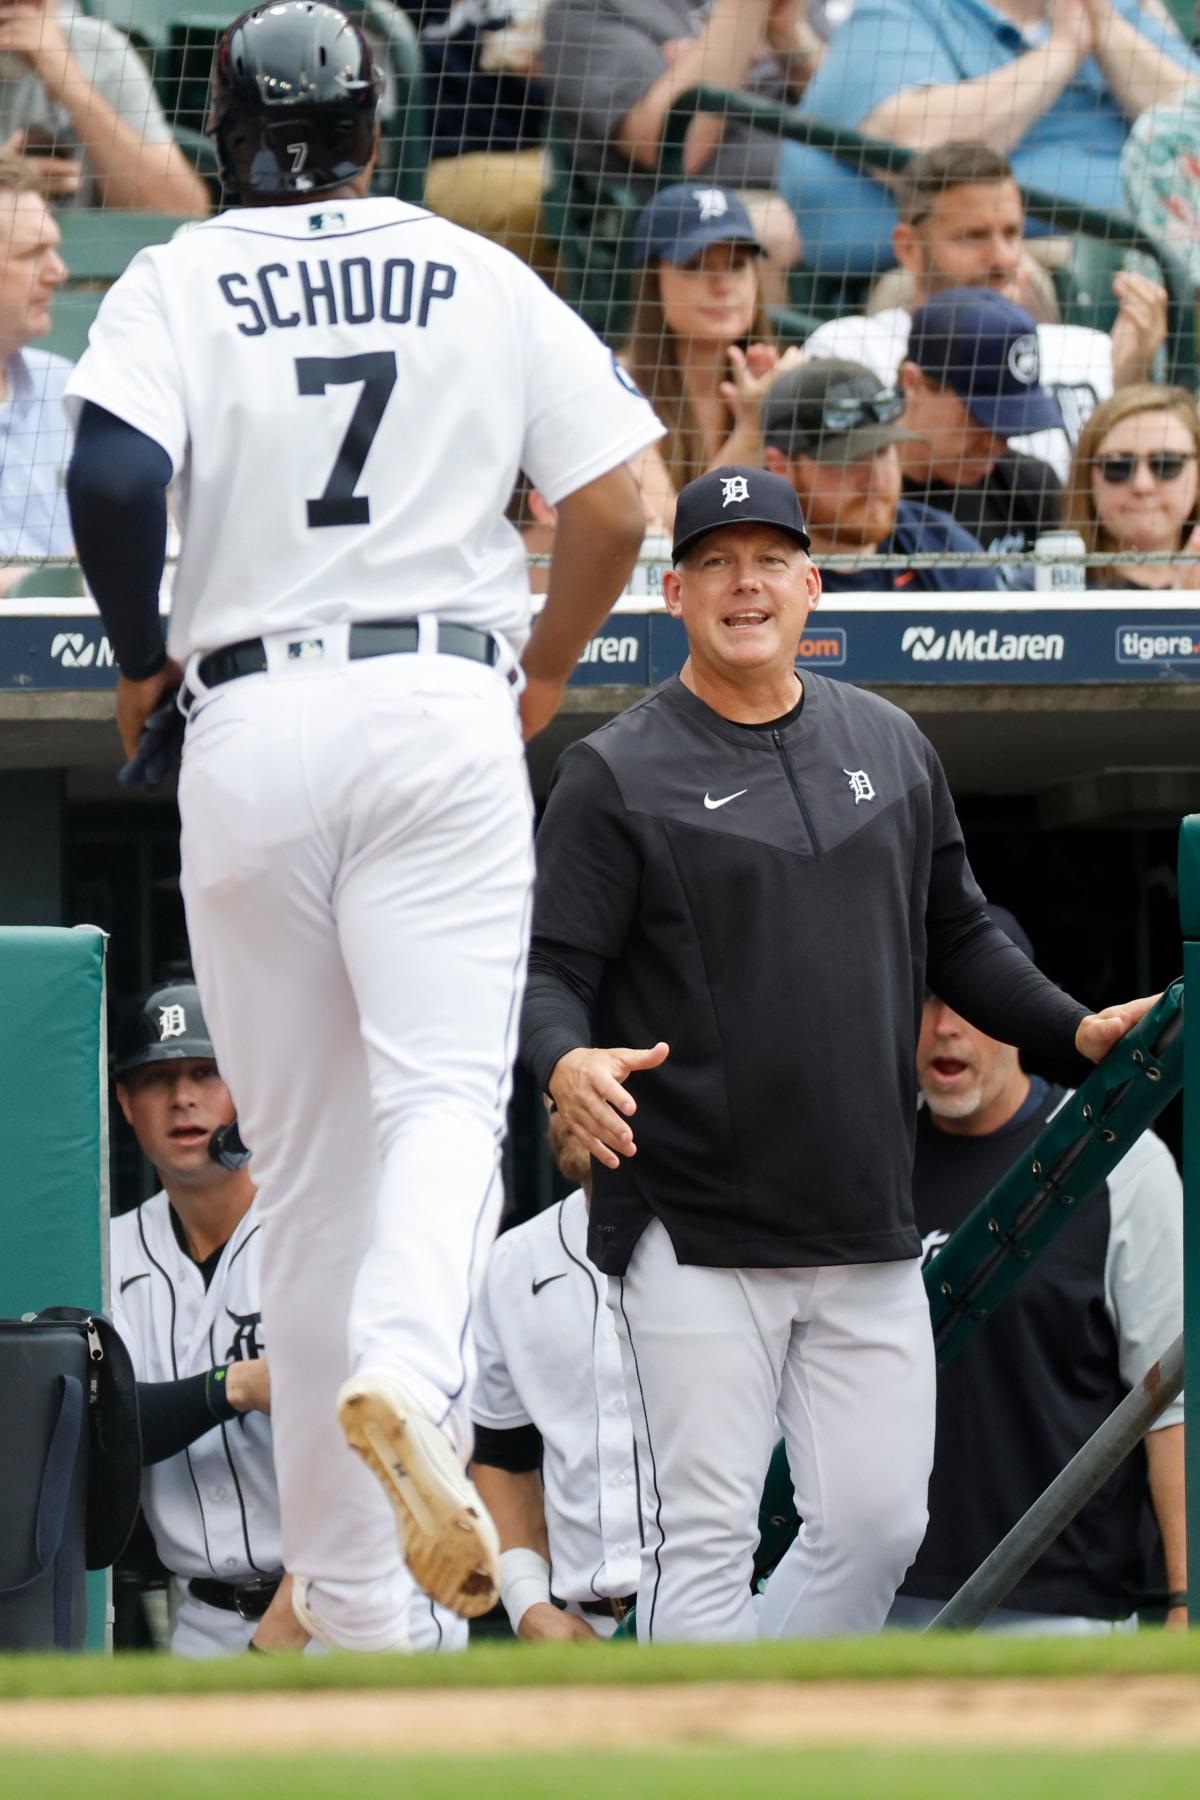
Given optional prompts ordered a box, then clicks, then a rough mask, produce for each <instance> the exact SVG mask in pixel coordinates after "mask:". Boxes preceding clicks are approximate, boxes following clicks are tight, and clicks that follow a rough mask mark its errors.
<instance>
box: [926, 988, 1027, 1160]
mask: <svg viewBox="0 0 1200 1800" xmlns="http://www.w3.org/2000/svg"><path fill="white" fill-rule="evenodd" d="M917 1079H918V1080H919V1081H920V1083H921V1092H922V1093H923V1094H924V1096H925V1103H926V1105H927V1106H928V1107H929V1110H930V1112H931V1113H933V1114H934V1116H935V1117H936V1118H939V1119H943V1120H947V1121H949V1120H954V1121H962V1120H976V1121H979V1122H980V1123H981V1124H982V1126H983V1128H984V1129H987V1130H994V1129H996V1127H997V1126H998V1125H1000V1124H1003V1123H1005V1122H1006V1120H1007V1118H1009V1117H1011V1115H1012V1113H1014V1112H1015V1111H1016V1109H1017V1107H1018V1106H1019V1105H1020V1103H1021V1100H1022V1098H1023V1097H1024V1092H1025V1090H1026V1082H1027V1078H1026V1076H1025V1075H1024V1074H1023V1072H1022V1069H1021V1063H1020V1059H1019V1057H1018V1054H1017V1052H1016V1050H1015V1049H1014V1048H1013V1046H1012V1045H1011V1044H1001V1043H998V1042H997V1041H996V1039H995V1038H990V1037H987V1036H986V1035H985V1034H984V1033H983V1032H982V1031H977V1030H976V1029H975V1027H974V1026H973V1025H968V1024H967V1021H966V1020H965V1019H963V1018H961V1017H960V1016H959V1014H958V1013H956V1012H955V1011H954V1010H953V1009H952V1008H951V1007H949V1006H947V1005H946V1004H945V1003H944V1001H941V1000H938V999H936V998H934V997H932V996H931V997H930V998H929V999H928V1000H926V1002H925V1010H924V1012H923V1013H922V1015H921V1035H920V1037H919V1039H918V1041H917ZM1010 1102H1011V1105H1010Z"/></svg>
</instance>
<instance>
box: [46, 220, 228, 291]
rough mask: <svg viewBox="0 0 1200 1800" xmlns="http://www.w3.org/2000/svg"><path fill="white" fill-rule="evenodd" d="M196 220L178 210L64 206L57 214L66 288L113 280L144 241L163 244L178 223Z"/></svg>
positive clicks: (142, 245)
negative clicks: (67, 274)
mask: <svg viewBox="0 0 1200 1800" xmlns="http://www.w3.org/2000/svg"><path fill="white" fill-rule="evenodd" d="M194 223H195V220H193V219H188V218H185V217H183V216H182V215H181V214H179V213H150V212H118V211H116V210H115V209H114V210H111V211H110V210H109V209H108V208H106V207H105V208H102V207H92V206H79V207H67V208H66V209H65V210H64V211H63V212H61V213H60V214H59V215H58V228H59V231H60V232H61V233H62V257H63V261H64V262H65V263H66V265H67V269H68V271H69V276H68V284H69V285H68V291H69V290H70V287H78V286H79V285H80V284H82V283H84V282H109V281H115V280H116V278H117V276H118V275H120V274H121V273H122V272H123V271H124V270H125V268H126V267H127V266H128V264H129V262H130V260H131V259H132V258H133V257H134V256H136V255H137V253H138V251H139V250H142V249H144V248H145V246H146V245H147V244H165V243H166V242H167V241H168V239H170V238H172V237H174V235H175V233H176V232H177V231H178V230H179V227H180V226H181V225H192V224H194Z"/></svg>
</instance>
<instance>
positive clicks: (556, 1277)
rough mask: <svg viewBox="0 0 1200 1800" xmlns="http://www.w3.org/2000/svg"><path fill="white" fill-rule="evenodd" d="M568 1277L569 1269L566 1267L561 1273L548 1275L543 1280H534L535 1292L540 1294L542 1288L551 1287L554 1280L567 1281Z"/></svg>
mask: <svg viewBox="0 0 1200 1800" xmlns="http://www.w3.org/2000/svg"><path fill="white" fill-rule="evenodd" d="M566 1278H567V1271H566V1270H565V1269H564V1270H563V1271H562V1273H561V1275H546V1276H545V1277H543V1279H542V1280H541V1281H535V1282H534V1284H533V1291H534V1293H535V1294H540V1293H541V1291H542V1289H543V1288H544V1287H549V1286H550V1283H551V1282H552V1281H565V1280H566Z"/></svg>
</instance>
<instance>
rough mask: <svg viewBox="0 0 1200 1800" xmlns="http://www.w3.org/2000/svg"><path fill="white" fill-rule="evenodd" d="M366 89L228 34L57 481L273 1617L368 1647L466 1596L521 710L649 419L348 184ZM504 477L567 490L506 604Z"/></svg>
mask: <svg viewBox="0 0 1200 1800" xmlns="http://www.w3.org/2000/svg"><path fill="white" fill-rule="evenodd" d="M377 93H378V78H377V76H376V74H375V71H374V69H373V67H372V65H371V59H370V52H369V50H368V48H367V46H366V43H365V41H364V39H363V38H362V35H361V33H360V32H359V30H358V28H357V27H356V26H355V25H354V24H352V23H351V22H350V21H349V20H347V18H346V17H345V15H343V14H342V13H339V12H338V11H337V10H336V9H335V8H333V7H330V6H325V5H321V4H317V3H315V0H280V3H279V4H276V5H271V6H261V7H256V8H255V9H253V10H252V11H251V12H249V13H246V14H245V15H243V17H242V18H241V19H239V20H238V21H236V22H235V23H234V24H233V25H231V26H230V27H229V29H228V30H227V31H226V33H225V34H224V36H223V37H222V40H221V42H220V45H219V47H218V51H217V56H216V61H215V63H214V72H213V103H212V110H211V113H210V119H209V128H210V131H211V132H212V134H213V136H214V139H215V142H216V146H217V151H218V156H219V158H220V162H221V167H222V171H223V174H224V176H225V178H226V180H227V182H228V183H229V184H230V185H231V186H233V185H236V188H237V190H238V191H239V193H240V195H241V198H242V201H243V202H244V203H245V204H244V206H243V209H242V210H240V211H235V212H227V213H223V214H221V215H220V216H219V217H217V218H216V219H213V220H210V221H206V222H205V223H204V224H203V225H201V226H199V227H197V228H195V229H194V230H192V231H190V232H188V233H187V234H186V235H185V236H184V237H182V238H180V239H178V240H176V241H175V242H173V243H171V244H169V245H165V246H161V247H157V248H154V249H150V250H147V251H143V252H142V253H141V254H140V255H139V256H138V257H137V258H135V260H134V261H133V263H132V264H131V265H130V268H129V269H128V270H127V271H126V273H125V275H124V276H123V277H122V278H121V280H120V281H118V282H117V283H116V284H115V286H114V287H113V288H112V289H111V290H110V292H109V294H108V295H107V296H106V298H105V301H104V304H103V306H102V308H101V310H100V314H99V316H98V319H97V321H96V324H95V325H94V327H93V329H92V334H91V339H90V345H89V348H88V350H87V352H86V353H85V355H84V357H83V358H82V360H81V362H80V363H79V365H78V366H77V368H76V371H75V374H74V376H73V378H72V381H71V384H70V388H69V395H70V404H71V405H72V406H73V407H74V409H75V411H76V413H77V415H78V432H77V440H76V448H75V455H74V458H73V461H72V467H71V472H70V476H69V484H68V492H69V497H70V500H71V506H72V519H73V524H74V527H75V534H76V543H77V545H78V548H79V552H80V557H81V560H82V562H83V564H84V567H85V570H86V572H87V576H88V580H89V584H90V586H91V588H92V591H93V593H94V594H95V595H96V599H97V602H98V605H99V607H100V610H101V613H102V614H103V616H104V619H105V623H106V625H107V627H108V630H109V635H110V638H111V641H112V644H113V649H114V652H115V655H116V659H117V661H118V663H119V666H120V669H121V681H120V683H119V687H118V696H117V721H118V726H119V728H120V730H121V734H122V737H123V740H124V743H125V748H126V752H127V754H129V755H130V756H131V757H132V756H133V753H134V751H135V749H136V746H137V744H138V741H139V738H140V737H141V734H142V731H143V727H144V726H145V725H146V723H147V721H148V720H149V719H150V717H151V715H152V714H156V713H157V712H158V711H159V709H160V707H161V703H162V700H163V697H164V695H165V694H166V693H167V692H168V690H169V689H170V687H171V686H172V685H173V684H174V683H177V682H179V681H181V680H182V682H183V687H182V690H181V703H182V705H183V706H184V707H185V708H187V709H189V711H188V722H187V733H186V740H185V743H184V748H183V767H182V773H181V778H180V789H179V799H180V810H181V814H182V819H183V842H182V850H183V891H184V899H185V903H186V907H187V917H188V928H189V933H190V936H191V943H192V952H193V957H194V962H195V967H196V973H197V980H198V983H199V987H200V992H201V995H202V996H203V1000H204V1009H205V1014H206V1017H207V1018H208V1021H209V1024H210V1026H211V1028H212V1032H213V1039H214V1043H215V1045H216V1047H217V1050H218V1053H219V1055H220V1057H221V1062H222V1068H223V1069H224V1071H225V1072H226V1074H227V1076H228V1079H229V1082H230V1085H231V1087H232V1088H233V1091H234V1092H235V1093H236V1094H237V1097H238V1106H239V1113H240V1117H241V1123H242V1129H243V1135H244V1137H245V1140H246V1142H247V1143H248V1144H249V1145H250V1146H251V1148H252V1150H253V1152H254V1158H255V1174H256V1179H257V1181H258V1186H259V1203H258V1204H259V1213H260V1218H261V1224H262V1234H263V1267H262V1300H263V1311H264V1316H265V1317H266V1319H267V1320H268V1321H269V1330H270V1335H271V1345H272V1417H273V1422H274V1429H275V1457H276V1468H277V1473H278V1476H279V1489H280V1499H281V1503H282V1512H283V1547H284V1557H285V1562H286V1565H287V1567H288V1569H289V1570H291V1571H293V1573H294V1577H295V1596H294V1606H295V1610H296V1613H297V1618H298V1620H299V1622H300V1624H301V1625H302V1626H303V1628H304V1629H305V1630H307V1631H309V1632H312V1633H314V1634H316V1635H318V1636H320V1637H321V1638H323V1639H324V1640H325V1641H326V1642H327V1643H329V1644H331V1645H334V1646H337V1647H341V1648H347V1649H362V1650H371V1649H382V1648H388V1647H393V1646H401V1645H403V1644H404V1643H405V1642H406V1641H407V1635H408V1633H407V1617H408V1606H409V1594H410V1588H409V1575H408V1573H406V1569H405V1562H407V1565H408V1569H409V1570H411V1574H412V1576H413V1577H415V1578H416V1580H417V1581H418V1582H419V1584H420V1585H421V1586H422V1587H424V1588H425V1590H426V1591H427V1592H428V1593H430V1594H431V1595H432V1596H433V1597H434V1598H435V1599H438V1600H440V1601H442V1602H443V1603H444V1604H447V1605H449V1606H451V1607H452V1608H454V1609H455V1610H456V1611H458V1612H460V1613H461V1614H463V1615H466V1616H473V1615H476V1614H478V1613H480V1612H483V1611H485V1610H487V1609H488V1608H489V1607H490V1606H491V1605H492V1604H493V1602H494V1599H495V1596H496V1579H497V1546H496V1535H495V1530H494V1527H493V1525H492V1523H491V1521H490V1519H489V1518H488V1517H487V1515H486V1512H485V1510H484V1508H483V1507H482V1505H481V1504H480V1502H479V1499H478V1496H477V1494H476V1493H475V1490H474V1488H473V1487H472V1485H471V1484H470V1482H469V1481H468V1480H467V1478H466V1474H465V1470H464V1461H465V1458H466V1457H467V1455H468V1454H469V1450H470V1390H471V1386H472V1381H473V1374H474V1353H473V1347H472V1334H471V1313H472V1309H473V1304H474V1297H475V1293H476V1291H477V1288H478V1284H479V1281H480V1280H481V1279H482V1274H483V1268H484V1264H485V1260H486V1255H487V1249H488V1246H489V1244H490V1241H491V1238H492V1236H493V1234H494V1231H495V1226H496V1221H497V1216H498V1213H499V1208H500V1196H501V1184H500V1174H499V1146H500V1140H501V1137H502V1134H503V1130H504V1121H505V1106H506V1101H507V1097H508V1091H509V1085H510V1068H511V1057H512V1052H513V1047H514V1045H513V1040H514V1034H515V1026H516V1018H517V1013H518V1009H519V1002H520V992H521V987H522V982H523V970H524V963H525V953H526V938H527V928H528V908H529V889H530V879H531V873H532V854H531V832H530V802H529V791H528V783H527V780H526V775H525V769H524V761H523V754H522V745H521V736H522V731H523V732H524V734H525V735H526V736H529V735H531V734H532V733H533V732H534V731H536V730H538V729H540V727H541V726H542V725H543V724H545V723H546V722H547V721H548V720H549V718H550V717H551V716H552V715H553V712H554V710H555V708H556V706H557V704H558V701H559V698H560V696H561V693H562V689H563V686H564V685H565V682H566V679H567V677H568V675H569V674H570V672H571V670H572V668H573V667H574V665H575V663H576V661H577V659H578V657H579V655H580V653H581V651H582V650H583V647H584V646H585V644H586V643H587V641H588V639H589V637H590V635H591V634H592V632H593V631H594V629H595V628H596V626H597V625H598V623H599V622H600V620H601V619H602V618H603V616H604V615H605V613H606V611H607V609H608V607H609V606H610V605H611V603H612V601H613V599H614V598H615V597H616V596H617V595H618V594H619V593H620V592H621V590H622V588H623V586H624V582H625V579H626V577H627V575H628V572H629V569H630V567H631V566H632V564H633V561H634V559H635V558H636V554H637V549H638V545H639V543H640V540H641V536H642V532H643V515H642V509H641V504H640V500H639V497H638V494H637V491H636V487H635V484H634V482H633V479H632V476H631V475H630V474H629V471H628V469H627V468H626V467H625V466H624V465H625V462H626V460H627V459H628V458H629V457H630V456H632V455H634V454H636V453H637V452H638V451H639V450H640V449H642V448H643V447H644V446H645V445H646V444H647V443H649V442H652V441H654V440H656V439H657V438H658V437H659V436H661V435H662V432H661V427H660V426H659V424H658V422H657V420H656V419H655V418H654V415H653V413H652V412H651V410H650V408H649V407H648V406H647V404H646V402H645V401H644V400H643V399H642V398H641V396H640V395H638V394H637V393H636V392H635V391H633V390H632V389H631V387H630V386H629V384H628V383H627V381H626V380H625V379H624V378H623V377H622V376H621V374H620V372H619V371H618V370H616V368H615V365H614V362H613V358H612V357H611V355H610V354H609V352H608V351H607V350H605V349H604V347H603V346H602V345H601V343H600V342H599V340H598V339H597V338H596V337H595V336H594V335H593V334H592V333H591V332H590V331H589V330H588V329H587V328H586V327H585V326H584V325H583V324H582V322H581V321H580V320H579V319H578V318H577V317H576V316H575V315H574V314H573V313H572V312H571V311H570V309H569V308H568V307H566V306H564V305H563V304H562V303H561V302H560V301H558V300H557V299H556V298H555V297H554V296H553V295H552V294H551V293H550V291H549V290H548V289H547V288H546V287H545V286H544V284H543V283H542V282H541V281H540V280H538V278H537V277H536V276H534V275H533V274H532V273H531V272H530V271H529V270H528V269H527V268H525V267H524V266H523V265H522V264H521V263H519V262H517V261H516V259H515V258H513V257H512V256H510V255H509V254H508V253H507V252H505V251H503V250H501V249H499V248H498V247H497V246H495V245H493V244H490V243H488V242H486V241H485V240H483V239H481V238H478V237H475V236H474V235H473V234H471V233H469V232H465V231H462V230H460V229H459V228H457V227H455V226H452V225H450V224H448V223H447V222H446V221H444V220H442V219H439V218H437V217H435V216H434V215H433V214H430V213H428V212H425V211H424V210H422V209H421V208H418V207H412V206H408V205H405V204H404V203H402V202H400V201H396V200H391V199H371V198H367V197H366V196H367V190H368V185H369V180H370V171H371V167H372V163H373V160H374V154H375V148H376V144H377V140H378V128H377V122H376V108H377ZM519 470H523V471H524V472H525V474H526V475H527V476H528V478H529V479H530V480H531V481H533V482H535V483H536V484H537V485H538V486H539V487H540V488H541V489H542V491H543V492H544V493H545V494H546V495H547V498H548V500H549V501H550V503H551V504H553V505H556V506H557V507H558V509H559V530H558V537H557V542H556V547H555V554H554V563H553V566H552V569H551V580H550V591H549V594H548V596H547V600H546V604H545V607H544V609H543V611H542V612H541V614H540V615H539V617H538V620H537V622H536V624H535V625H534V626H533V629H532V631H530V629H529V616H530V606H529V590H528V577H527V573H526V567H525V560H524V557H523V555H522V550H521V545H520V541H519V539H518V536H517V533H516V532H515V530H514V529H513V528H512V527H511V526H510V525H509V524H508V523H507V521H506V520H505V519H504V516H503V514H504V508H505V506H506V504H507V501H508V499H509V496H510V494H511V492H512V490H513V486H514V483H515V481H516V478H517V474H518V471H519ZM172 482H173V483H174V486H175V497H176V510H177V514H178V517H179V522H180V526H181V532H182V551H181V556H180V562H179V567H178V571H177V576H176V581H175V587H174V597H173V603H172V610H171V619H170V629H169V636H168V640H167V643H166V644H165V645H164V643H163V641H162V636H161V628H160V625H159V621H158V613H157V596H158V590H159V583H160V580H161V573H162V546H163V541H164V534H165V521H166V490H167V488H168V486H170V485H171V483H172ZM522 646H523V648H522ZM168 658H169V660H168ZM339 1414H340V1419H341V1427H342V1431H344V1433H345V1439H346V1440H348V1441H349V1443H350V1444H351V1446H352V1447H353V1448H354V1449H355V1450H357V1451H358V1452H359V1455H360V1457H361V1458H362V1460H363V1462H364V1463H365V1464H366V1465H367V1466H366V1467H365V1468H364V1467H362V1466H357V1465H356V1464H355V1462H354V1460H353V1459H352V1458H350V1457H349V1456H348V1455H347V1454H346V1451H345V1443H344V1440H343V1437H342V1435H341V1434H340V1432H339V1426H338V1418H339ZM368 1470H369V1471H370V1474H369V1473H368ZM371 1474H373V1475H374V1476H376V1477H378V1482H376V1481H373V1480H372V1479H371V1478H370V1477H371ZM388 1502H390V1503H391V1504H390V1506H389V1504H388ZM393 1509H394V1513H395V1517H394V1519H393V1517H392V1510H393ZM397 1525H398V1527H399V1545H398V1544H397V1530H396V1527H397Z"/></svg>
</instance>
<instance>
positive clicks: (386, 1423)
mask: <svg viewBox="0 0 1200 1800" xmlns="http://www.w3.org/2000/svg"><path fill="white" fill-rule="evenodd" d="M338 1418H339V1420H340V1421H341V1426H342V1430H343V1432H344V1433H345V1436H346V1442H347V1443H348V1444H349V1445H350V1448H351V1449H352V1450H357V1452H358V1454H359V1455H360V1456H361V1457H362V1459H363V1461H364V1462H365V1463H366V1465H367V1467H368V1468H369V1469H371V1470H372V1471H373V1472H374V1473H375V1474H376V1475H377V1476H378V1477H379V1480H380V1481H381V1482H382V1483H383V1486H384V1489H385V1491H386V1493H387V1496H388V1499H389V1500H390V1501H391V1503H392V1505H393V1507H394V1508H395V1511H396V1520H397V1523H398V1525H399V1530H400V1547H401V1549H402V1550H403V1552H404V1560H405V1562H406V1563H407V1564H408V1567H409V1572H410V1573H411V1575H412V1578H413V1580H414V1581H415V1582H416V1583H417V1584H418V1586H420V1587H421V1588H423V1589H424V1590H425V1592H426V1593H427V1594H428V1595H429V1596H430V1598H431V1599H433V1600H436V1601H438V1602H439V1603H440V1604H441V1605H442V1606H447V1607H449V1608H450V1611H451V1612H455V1613H457V1614H458V1615H459V1617H460V1618H463V1619H477V1618H479V1617H480V1616H481V1614H483V1613H486V1612H490V1611H491V1609H492V1607H493V1606H495V1604H496V1602H497V1600H498V1599H499V1595H500V1539H499V1537H498V1536H497V1533H496V1527H495V1526H494V1525H493V1523H492V1520H491V1516H490V1514H489V1513H488V1511H487V1508H486V1507H485V1506H484V1504H483V1501H482V1500H481V1499H480V1498H479V1495H478V1494H477V1493H476V1491H475V1487H474V1484H473V1483H472V1482H471V1481H469V1480H468V1479H467V1474H466V1470H465V1469H464V1468H463V1465H462V1463H461V1462H460V1461H459V1459H458V1456H457V1455H456V1454H455V1451H454V1448H453V1446H452V1445H451V1443H450V1441H449V1439H448V1438H447V1437H446V1436H445V1434H444V1433H443V1432H441V1431H440V1430H439V1429H438V1427H437V1426H436V1425H435V1424H434V1422H433V1420H432V1419H431V1418H429V1416H428V1414H426V1413H424V1412H422V1411H421V1409H420V1407H419V1406H417V1404H416V1402H415V1401H414V1400H413V1399H412V1398H411V1396H410V1395H409V1394H408V1393H407V1392H406V1390H405V1389H404V1388H402V1387H401V1386H400V1384H399V1382H397V1381H393V1380H392V1379H391V1378H390V1377H389V1376H386V1375H369V1374H367V1375H354V1376H351V1378H350V1380H349V1381H347V1382H346V1383H344V1385H343V1387H342V1390H341V1392H340V1393H339V1395H338Z"/></svg>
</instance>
